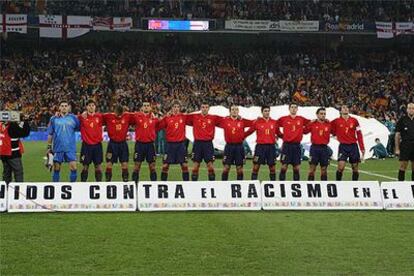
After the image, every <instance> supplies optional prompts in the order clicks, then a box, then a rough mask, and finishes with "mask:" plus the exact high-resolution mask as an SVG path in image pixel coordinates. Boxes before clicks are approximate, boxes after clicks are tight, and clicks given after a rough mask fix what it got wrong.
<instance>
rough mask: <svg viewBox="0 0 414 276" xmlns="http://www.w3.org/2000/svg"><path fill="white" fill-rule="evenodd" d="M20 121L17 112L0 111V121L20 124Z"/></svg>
mask: <svg viewBox="0 0 414 276" xmlns="http://www.w3.org/2000/svg"><path fill="white" fill-rule="evenodd" d="M20 119H21V118H20V112H18V111H3V110H2V111H0V121H2V122H20Z"/></svg>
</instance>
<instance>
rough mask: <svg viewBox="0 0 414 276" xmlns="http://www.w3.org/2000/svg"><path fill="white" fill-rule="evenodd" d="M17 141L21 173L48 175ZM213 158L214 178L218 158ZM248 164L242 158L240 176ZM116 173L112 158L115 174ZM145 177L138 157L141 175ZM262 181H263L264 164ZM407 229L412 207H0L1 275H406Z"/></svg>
mask: <svg viewBox="0 0 414 276" xmlns="http://www.w3.org/2000/svg"><path fill="white" fill-rule="evenodd" d="M132 145H133V144H132V143H130V149H131V152H132ZM25 146H26V154H25V155H24V158H23V160H24V167H25V180H26V181H50V179H51V175H50V173H49V172H48V171H47V170H46V169H45V168H44V167H43V156H44V152H45V143H37V142H29V143H26V144H25ZM160 161H161V160H158V162H159V164H161V162H160ZM215 165H216V167H217V168H216V170H217V172H216V174H217V179H219V178H220V174H221V162H220V160H218V161H217V162H216V163H215ZM334 165H335V164H334V163H333V164H332V165H331V167H330V169H329V179H333V178H334V174H335V169H336V168H335V167H334ZM277 166H278V167H277V169H278V168H279V167H280V166H279V164H278V165H277ZM159 167H160V166H158V168H159ZM190 167H191V163H190ZM307 167H308V166H307V163H306V162H305V163H303V168H302V170H301V176H302V179H305V178H306V174H307ZM0 169H1V170H2V167H1V165H0ZM130 169H131V170H132V162H131V163H130ZM397 169H398V162H397V161H396V160H395V159H387V160H384V161H383V160H379V161H378V160H375V161H374V160H368V161H366V162H365V163H363V164H361V170H362V171H363V172H362V173H361V176H360V179H361V180H379V181H387V180H389V181H391V180H392V179H393V178H395V176H396V172H397ZM250 170H251V160H247V163H246V166H245V178H247V179H248V178H250V173H251V171H250ZM119 171H120V170H119V166H115V168H114V180H120V179H121V178H120V172H119ZM291 176H292V175H291V172H289V173H288V178H289V179H291ZM318 177H319V175H318ZM350 177H351V173H350V171H349V170H347V171H346V172H345V175H344V178H345V179H347V180H348V179H350ZM406 177H407V178H408V177H410V175H408V174H407V176H406ZM67 178H68V171H67V168H66V166H65V168H64V169H63V171H62V175H61V179H62V181H63V180H66V179H67ZM90 178H92V179H93V172H92V170H91V171H90ZM206 178H207V171H206V169H205V167H204V168H203V169H202V170H201V172H200V179H202V180H204V179H206ZM230 178H231V179H234V178H235V174H234V171H233V172H232V174H231V175H230ZM148 179H149V175H148V169H147V166H146V165H144V166H143V168H142V174H141V180H148ZM180 179H181V173H180V169H179V167H178V166H173V167H171V169H170V180H180ZM260 179H268V172H267V168H265V167H263V168H262V170H261V172H260ZM413 229H414V212H410V211H405V212H404V211H397V212H384V211H343V212H340V211H272V212H270V211H266V212H265V211H261V212H166V213H163V212H162V213H139V212H133V213H65V214H62V213H49V214H5V213H3V214H1V215H0V275H20V274H26V275H27V274H30V275H31V274H36V275H39V274H42V275H45V274H48V275H49V274H59V275H62V274H65V275H87V274H98V275H114V274H116V275H164V274H174V275H189V274H190V275H223V274H224V275H249V274H250V275H253V274H256V275H263V274H268V275H270V274H284V275H286V274H289V275H291V274H293V275H304V274H325V275H332V274H352V275H355V274H362V275H414V231H413Z"/></svg>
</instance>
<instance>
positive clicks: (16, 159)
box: [0, 120, 30, 184]
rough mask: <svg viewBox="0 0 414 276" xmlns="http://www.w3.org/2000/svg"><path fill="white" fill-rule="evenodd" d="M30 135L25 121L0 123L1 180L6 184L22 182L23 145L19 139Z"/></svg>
mask: <svg viewBox="0 0 414 276" xmlns="http://www.w3.org/2000/svg"><path fill="white" fill-rule="evenodd" d="M29 134H30V126H29V123H28V122H27V120H24V121H22V122H9V121H6V122H2V121H0V159H1V161H2V162H3V180H4V181H5V182H6V184H9V183H10V182H11V181H12V173H13V174H14V181H15V182H23V164H22V153H23V144H22V143H21V142H20V139H19V138H23V137H27V136H29Z"/></svg>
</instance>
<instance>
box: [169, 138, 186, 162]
mask: <svg viewBox="0 0 414 276" xmlns="http://www.w3.org/2000/svg"><path fill="white" fill-rule="evenodd" d="M187 161H188V160H187V148H186V147H185V142H184V141H183V142H167V145H166V151H165V155H164V163H167V164H183V163H187Z"/></svg>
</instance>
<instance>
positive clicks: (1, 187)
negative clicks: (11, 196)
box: [0, 182, 7, 212]
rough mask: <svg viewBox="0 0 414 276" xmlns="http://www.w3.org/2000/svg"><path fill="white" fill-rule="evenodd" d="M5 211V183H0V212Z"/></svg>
mask: <svg viewBox="0 0 414 276" xmlns="http://www.w3.org/2000/svg"><path fill="white" fill-rule="evenodd" d="M5 211H7V187H6V183H5V182H0V212H5Z"/></svg>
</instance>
